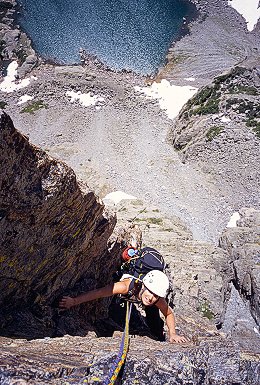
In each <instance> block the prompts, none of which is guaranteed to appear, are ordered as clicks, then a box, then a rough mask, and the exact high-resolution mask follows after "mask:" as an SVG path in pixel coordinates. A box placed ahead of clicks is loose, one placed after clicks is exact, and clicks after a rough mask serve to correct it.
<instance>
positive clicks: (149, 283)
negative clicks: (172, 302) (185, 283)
mask: <svg viewBox="0 0 260 385" xmlns="http://www.w3.org/2000/svg"><path fill="white" fill-rule="evenodd" d="M143 284H144V286H145V287H146V288H147V289H148V290H150V291H151V292H152V293H154V294H156V295H158V296H159V297H165V296H166V294H167V291H168V289H169V286H170V284H169V279H168V277H167V275H166V274H164V273H163V272H162V271H160V270H151V271H149V273H147V274H146V275H145V276H144V279H143Z"/></svg>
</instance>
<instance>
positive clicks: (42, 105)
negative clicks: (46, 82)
mask: <svg viewBox="0 0 260 385" xmlns="http://www.w3.org/2000/svg"><path fill="white" fill-rule="evenodd" d="M41 108H48V104H46V103H44V102H43V101H42V100H37V101H35V102H33V103H31V104H29V105H28V106H26V107H24V108H23V109H22V111H21V112H22V113H24V112H26V113H29V114H34V112H35V111H37V110H40V109H41Z"/></svg>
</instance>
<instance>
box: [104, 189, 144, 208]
mask: <svg viewBox="0 0 260 385" xmlns="http://www.w3.org/2000/svg"><path fill="white" fill-rule="evenodd" d="M133 199H137V198H136V197H134V196H133V195H129V194H126V193H125V192H123V191H113V192H111V193H109V194H107V195H106V196H105V198H103V199H102V200H103V202H104V203H105V204H111V203H112V204H114V205H117V204H118V203H119V202H121V201H122V200H133Z"/></svg>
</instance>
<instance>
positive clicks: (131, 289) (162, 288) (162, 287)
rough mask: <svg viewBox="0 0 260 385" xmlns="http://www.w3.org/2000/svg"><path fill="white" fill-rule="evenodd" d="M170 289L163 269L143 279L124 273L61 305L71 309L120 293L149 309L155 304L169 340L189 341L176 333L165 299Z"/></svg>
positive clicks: (65, 299)
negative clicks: (112, 281) (165, 326)
mask: <svg viewBox="0 0 260 385" xmlns="http://www.w3.org/2000/svg"><path fill="white" fill-rule="evenodd" d="M168 289H169V280H168V277H167V276H166V274H165V273H163V272H162V271H159V270H151V271H149V272H148V273H147V274H146V275H144V277H143V278H142V280H140V279H136V278H135V277H133V276H132V275H130V274H123V276H122V277H121V279H120V281H119V282H115V283H111V284H109V285H107V286H105V287H102V288H100V289H95V290H91V291H89V292H87V293H83V294H80V295H79V296H77V297H74V298H72V297H68V296H65V297H63V298H62V299H61V300H60V303H59V306H60V308H62V309H69V308H70V307H72V306H76V305H79V304H81V303H84V302H88V301H92V300H95V299H98V298H105V297H110V296H113V295H120V296H122V297H123V298H127V300H129V301H132V302H137V303H138V302H139V303H141V304H142V305H143V306H144V307H145V308H147V309H148V308H150V307H152V306H153V305H154V306H156V307H157V308H158V309H159V310H160V311H161V312H162V314H163V315H164V317H165V321H166V325H167V327H168V338H169V342H172V343H181V342H187V340H186V338H185V337H183V336H180V335H177V334H176V330H175V317H174V314H173V311H172V309H171V308H170V307H169V305H168V304H167V302H166V300H165V296H166V294H167V291H168ZM129 293H130V294H129Z"/></svg>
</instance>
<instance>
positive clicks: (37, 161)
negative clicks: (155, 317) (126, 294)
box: [0, 113, 119, 338]
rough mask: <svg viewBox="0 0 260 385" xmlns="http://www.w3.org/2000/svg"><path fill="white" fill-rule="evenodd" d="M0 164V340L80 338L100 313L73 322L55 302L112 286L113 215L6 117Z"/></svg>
mask: <svg viewBox="0 0 260 385" xmlns="http://www.w3.org/2000/svg"><path fill="white" fill-rule="evenodd" d="M0 163H1V174H0V265H1V276H0V303H1V316H0V329H1V334H2V335H10V334H11V335H16V336H19V335H20V336H21V335H22V336H25V337H29V338H32V337H36V336H38V337H39V336H42V337H43V336H47V335H55V334H56V333H58V334H59V333H66V332H68V333H71V334H74V333H76V334H79V333H83V334H84V332H86V327H87V326H86V325H87V324H88V322H90V320H91V319H92V320H93V319H95V317H96V314H95V312H96V311H98V312H99V313H102V306H99V309H98V310H95V309H96V308H93V305H91V304H90V305H89V306H86V307H84V309H85V310H81V317H80V316H79V319H78V321H77V322H76V321H75V319H74V320H73V319H71V322H70V318H69V317H70V316H69V317H66V316H60V317H58V313H57V312H58V311H57V309H56V307H57V303H55V300H57V299H58V298H59V296H61V295H62V294H64V293H65V290H66V293H69V292H70V290H71V292H70V293H71V294H73V293H75V292H79V291H84V290H87V289H90V288H94V287H95V286H96V285H98V284H101V285H102V284H105V283H107V282H108V280H109V279H111V274H112V271H113V270H114V266H115V265H116V261H117V255H118V250H119V244H117V245H116V246H115V248H114V250H113V251H112V252H111V254H110V252H109V250H108V247H112V246H113V244H116V237H115V236H114V239H113V240H111V242H113V244H111V242H110V244H108V239H109V237H110V235H111V233H112V231H113V229H114V226H115V216H114V215H112V214H111V213H109V212H107V211H106V210H105V209H104V205H103V204H102V202H101V201H100V200H99V199H98V198H97V197H96V196H95V194H94V193H93V192H92V191H90V190H89V189H88V187H87V186H86V185H84V184H82V183H80V182H78V181H77V179H76V176H75V174H74V172H73V170H71V169H70V168H69V167H68V166H66V165H65V164H64V163H62V162H59V161H57V160H55V159H52V158H50V157H49V156H48V155H47V154H46V153H45V152H44V151H42V150H40V149H39V148H36V147H35V146H33V145H31V144H30V143H29V141H28V139H27V138H26V137H25V136H23V135H22V134H20V133H19V132H18V131H17V130H16V129H15V128H14V126H13V123H12V121H11V119H10V117H9V116H8V115H6V114H5V113H2V114H1V120H0ZM116 251H117V253H116ZM112 266H113V268H112ZM76 283H77V285H76ZM75 285H76V286H75ZM76 312H78V311H77V310H76ZM99 315H100V314H99ZM60 329H62V330H60Z"/></svg>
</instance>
